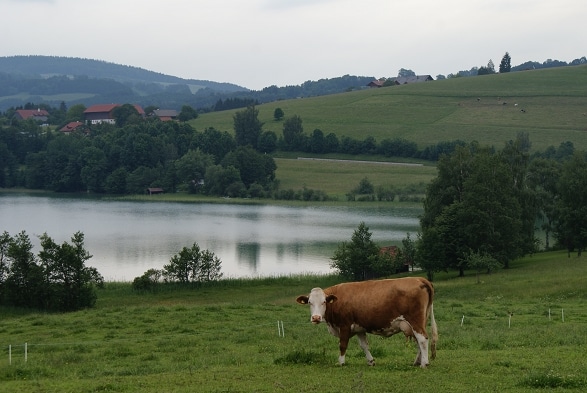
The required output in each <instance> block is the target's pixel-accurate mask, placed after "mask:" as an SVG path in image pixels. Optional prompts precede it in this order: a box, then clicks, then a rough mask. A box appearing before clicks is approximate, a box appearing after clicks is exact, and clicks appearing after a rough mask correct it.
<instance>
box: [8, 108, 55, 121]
mask: <svg viewBox="0 0 587 393" xmlns="http://www.w3.org/2000/svg"><path fill="white" fill-rule="evenodd" d="M16 113H18V115H19V116H20V118H21V119H24V120H26V119H30V118H31V117H32V118H35V117H37V116H44V117H47V116H49V112H47V111H46V110H44V109H17V111H16Z"/></svg>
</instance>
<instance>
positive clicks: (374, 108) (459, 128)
mask: <svg viewBox="0 0 587 393" xmlns="http://www.w3.org/2000/svg"><path fill="white" fill-rule="evenodd" d="M504 103H505V104H504ZM516 104H517V105H516ZM278 107H279V108H281V109H282V110H283V111H284V112H285V116H286V117H288V116H293V115H298V116H300V117H301V118H302V120H303V126H304V131H305V132H306V134H308V135H309V134H310V133H311V132H312V131H313V130H314V129H320V130H322V131H323V132H324V134H325V135H326V134H329V133H331V132H333V133H334V134H336V135H337V136H338V137H339V138H341V137H342V136H350V137H353V138H356V139H361V140H362V139H364V138H365V137H367V136H373V137H374V138H375V139H376V140H378V141H381V140H383V139H386V138H390V139H393V138H396V137H397V138H405V139H407V140H410V141H413V142H416V143H417V144H418V146H419V147H420V148H423V147H425V146H429V145H432V144H436V143H438V142H442V141H451V140H456V139H460V140H463V141H466V142H471V141H478V142H480V143H482V144H487V145H493V146H495V147H497V148H501V147H502V146H503V144H504V143H505V142H506V141H508V140H513V139H515V137H516V135H517V134H518V133H519V132H528V133H529V136H530V140H531V142H532V145H533V149H536V150H544V149H545V148H546V147H548V146H551V145H552V146H555V147H557V146H558V145H559V144H560V143H562V142H566V141H571V142H573V143H574V145H575V147H577V148H579V149H587V66H574V67H561V68H554V69H542V70H532V71H521V72H512V73H507V74H496V75H486V76H479V77H468V78H451V79H446V80H441V81H433V82H427V83H420V84H413V85H403V86H393V87H386V88H379V89H364V90H360V91H353V92H347V93H341V94H336V95H328V96H322V97H309V98H299V99H294V100H284V101H277V102H272V103H267V104H262V105H259V106H257V109H258V110H259V120H261V121H262V122H264V123H265V124H264V127H263V128H264V130H271V131H274V132H276V133H277V134H278V135H281V132H282V129H283V123H282V122H277V121H275V120H274V119H273V112H274V110H275V108H278ZM522 109H523V110H524V111H525V112H522ZM241 110H242V109H241ZM236 111H237V110H232V111H222V112H212V113H206V114H202V115H200V116H199V117H198V118H197V119H195V120H193V121H192V122H191V124H192V125H193V126H195V127H196V129H197V130H198V131H203V130H204V129H205V128H206V127H214V128H216V129H218V130H221V131H229V132H233V115H234V113H235V112H236Z"/></svg>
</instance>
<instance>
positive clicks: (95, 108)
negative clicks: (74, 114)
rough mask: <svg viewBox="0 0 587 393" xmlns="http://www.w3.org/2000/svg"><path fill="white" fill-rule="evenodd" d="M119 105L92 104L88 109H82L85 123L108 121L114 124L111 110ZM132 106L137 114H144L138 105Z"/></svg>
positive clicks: (114, 120)
mask: <svg viewBox="0 0 587 393" xmlns="http://www.w3.org/2000/svg"><path fill="white" fill-rule="evenodd" d="M119 106H121V105H120V104H100V105H92V106H91V107H89V108H88V109H86V110H85V111H84V119H85V120H86V124H87V123H90V124H100V123H109V124H115V123H116V119H114V116H113V114H112V111H113V110H114V109H115V108H117V107H119ZM133 106H134V108H135V109H136V110H137V112H138V113H139V115H141V116H143V117H144V116H145V111H144V110H143V108H142V107H141V106H139V105H133Z"/></svg>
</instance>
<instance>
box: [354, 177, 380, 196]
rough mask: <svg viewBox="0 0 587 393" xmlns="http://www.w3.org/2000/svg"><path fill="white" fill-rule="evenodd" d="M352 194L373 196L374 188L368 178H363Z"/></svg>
mask: <svg viewBox="0 0 587 393" xmlns="http://www.w3.org/2000/svg"><path fill="white" fill-rule="evenodd" d="M353 192H354V193H356V194H373V193H374V192H375V187H374V186H373V183H371V181H370V180H369V178H368V177H364V178H362V179H361V181H360V182H359V185H358V186H357V187H356V188H355V189H354V190H353Z"/></svg>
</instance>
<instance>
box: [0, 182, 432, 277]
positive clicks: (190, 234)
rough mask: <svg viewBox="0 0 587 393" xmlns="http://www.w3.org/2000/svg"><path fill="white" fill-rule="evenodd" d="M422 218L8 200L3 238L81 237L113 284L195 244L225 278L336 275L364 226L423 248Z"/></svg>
mask: <svg viewBox="0 0 587 393" xmlns="http://www.w3.org/2000/svg"><path fill="white" fill-rule="evenodd" d="M420 213H421V210H420V209H415V208H398V207H392V206H391V205H390V206H389V207H375V206H369V203H365V205H364V206H361V204H357V206H356V207H348V206H345V207H333V206H319V205H318V206H316V205H313V206H308V207H298V206H295V207H293V206H292V207H289V206H273V205H237V204H213V203H172V202H132V201H112V200H102V199H92V198H70V197H60V196H46V195H42V196H41V195H33V194H14V193H7V194H3V193H0V232H4V231H7V232H8V233H9V234H10V235H12V236H14V235H16V234H17V233H19V232H21V231H26V233H27V234H28V235H29V237H30V239H31V241H32V242H33V245H34V246H35V247H34V249H33V252H34V253H35V254H38V253H39V251H40V246H39V240H38V236H39V235H41V234H43V233H45V232H46V233H47V234H48V235H49V236H50V237H51V238H52V239H53V240H54V241H55V242H56V243H62V242H64V241H67V242H70V239H71V236H72V235H73V234H74V233H75V232H77V231H81V232H83V233H84V236H85V248H86V250H87V251H88V252H89V253H90V254H91V255H92V256H93V257H92V258H91V259H90V260H88V261H87V262H86V265H87V266H93V267H95V268H97V269H98V271H99V272H100V273H101V274H102V275H103V276H104V278H105V279H106V280H107V281H132V280H133V279H134V278H135V277H138V276H141V275H142V274H143V273H144V272H145V271H147V270H148V269H151V268H155V269H161V268H162V267H163V265H165V264H167V263H169V260H170V258H171V257H172V256H173V255H175V254H177V253H178V252H179V251H180V250H181V249H182V248H183V247H191V246H192V245H193V244H194V243H197V244H198V245H199V246H200V248H201V249H208V250H210V251H212V252H213V253H214V254H215V255H216V256H218V257H219V258H220V260H221V261H222V269H221V271H222V273H223V274H224V276H225V277H258V276H278V275H288V274H297V273H319V274H324V273H329V272H331V268H330V263H331V260H330V258H331V257H332V256H333V254H334V251H335V250H336V248H337V247H338V245H339V244H340V243H341V242H343V241H350V240H351V236H352V235H353V232H354V231H355V230H356V229H357V227H358V226H359V224H360V223H361V222H365V224H366V225H367V226H368V227H369V230H370V232H371V233H372V240H374V241H375V242H376V243H377V244H379V245H381V246H384V245H393V244H396V245H399V244H400V242H401V240H402V239H403V238H405V237H406V233H408V232H410V233H411V234H412V239H414V240H415V238H416V233H417V232H418V229H419V221H418V218H417V216H418V215H419V214H420Z"/></svg>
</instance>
